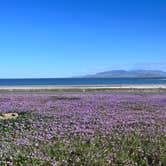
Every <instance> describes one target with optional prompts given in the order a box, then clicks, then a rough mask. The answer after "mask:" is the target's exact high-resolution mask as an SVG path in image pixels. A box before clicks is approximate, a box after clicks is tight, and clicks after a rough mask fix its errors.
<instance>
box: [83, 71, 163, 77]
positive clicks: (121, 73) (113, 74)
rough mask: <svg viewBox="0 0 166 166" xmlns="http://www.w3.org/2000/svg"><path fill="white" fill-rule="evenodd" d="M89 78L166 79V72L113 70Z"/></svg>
mask: <svg viewBox="0 0 166 166" xmlns="http://www.w3.org/2000/svg"><path fill="white" fill-rule="evenodd" d="M85 77H87V78H91V77H92V78H113V77H115V78H118V77H126V78H127V77H148V78H149V77H166V72H164V71H160V70H130V71H126V70H111V71H105V72H100V73H96V74H94V75H87V76H85Z"/></svg>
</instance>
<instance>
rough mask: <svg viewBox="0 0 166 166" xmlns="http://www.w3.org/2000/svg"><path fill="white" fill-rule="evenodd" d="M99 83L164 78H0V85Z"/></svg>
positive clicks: (160, 80) (156, 81)
mask: <svg viewBox="0 0 166 166" xmlns="http://www.w3.org/2000/svg"><path fill="white" fill-rule="evenodd" d="M99 84H106V85H109V84H166V78H47V79H0V86H12V85H99Z"/></svg>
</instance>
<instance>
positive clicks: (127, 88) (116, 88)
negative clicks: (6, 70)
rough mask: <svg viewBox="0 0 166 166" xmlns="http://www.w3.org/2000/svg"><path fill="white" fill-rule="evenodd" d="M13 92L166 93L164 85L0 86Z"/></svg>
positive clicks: (0, 89) (2, 89)
mask: <svg viewBox="0 0 166 166" xmlns="http://www.w3.org/2000/svg"><path fill="white" fill-rule="evenodd" d="M1 91H3V92H5V91H6V92H15V91H25V92H26V91H65V92H66V91H74V92H75V91H80V92H88V91H113V92H121V91H122V92H137V91H138V92H142V91H143V92H166V85H165V84H153V85H152V84H149V85H147V84H146V85H140V84H139V85H133V84H131V85H78V86H75V85H73V86H71V85H70V86H64V85H63V86H60V85H59V86H58V85H56V86H36V85H34V86H0V92H1Z"/></svg>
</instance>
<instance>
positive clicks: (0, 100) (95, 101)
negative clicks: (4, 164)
mask: <svg viewBox="0 0 166 166" xmlns="http://www.w3.org/2000/svg"><path fill="white" fill-rule="evenodd" d="M4 112H17V113H18V114H19V117H18V119H16V121H15V123H14V125H13V123H5V124H3V125H4V126H5V127H7V129H8V130H6V129H5V131H4V130H3V129H2V128H0V129H1V131H0V134H1V146H4V144H7V142H8V143H9V142H10V144H11V145H15V146H30V145H31V146H34V147H36V146H38V143H39V142H40V141H44V142H47V141H49V143H51V142H54V141H56V139H63V138H66V142H67V140H68V139H72V138H74V137H76V136H79V137H82V138H93V137H94V136H95V135H97V134H99V135H102V136H104V135H111V134H112V133H113V131H118V132H122V133H125V132H128V131H137V132H140V133H144V134H147V133H153V132H157V133H162V134H163V133H164V134H165V133H166V95H145V94H59V95H55V94H1V95H0V113H4ZM23 113H26V116H25V118H24V117H22V115H24V114H23ZM20 118H21V120H19V119H20ZM0 123H2V121H1V122H0ZM11 124H12V125H11ZM4 126H3V128H4ZM55 138H56V139H55ZM2 142H3V144H2ZM10 144H8V146H5V149H4V150H3V151H2V150H1V151H0V155H2V154H4V153H9V151H10V150H11V149H10ZM7 147H8V148H7ZM4 151H5V152H4ZM34 153H35V155H36V153H38V156H42V154H40V152H36V151H35V152H34ZM32 155H33V154H32Z"/></svg>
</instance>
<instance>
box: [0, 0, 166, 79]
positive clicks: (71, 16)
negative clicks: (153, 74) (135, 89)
mask: <svg viewBox="0 0 166 166" xmlns="http://www.w3.org/2000/svg"><path fill="white" fill-rule="evenodd" d="M138 68H145V69H161V70H166V1H165V0H1V1H0V78H32V77H70V76H75V75H76V76H77V75H84V74H89V73H95V72H99V71H105V70H112V69H138Z"/></svg>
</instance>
